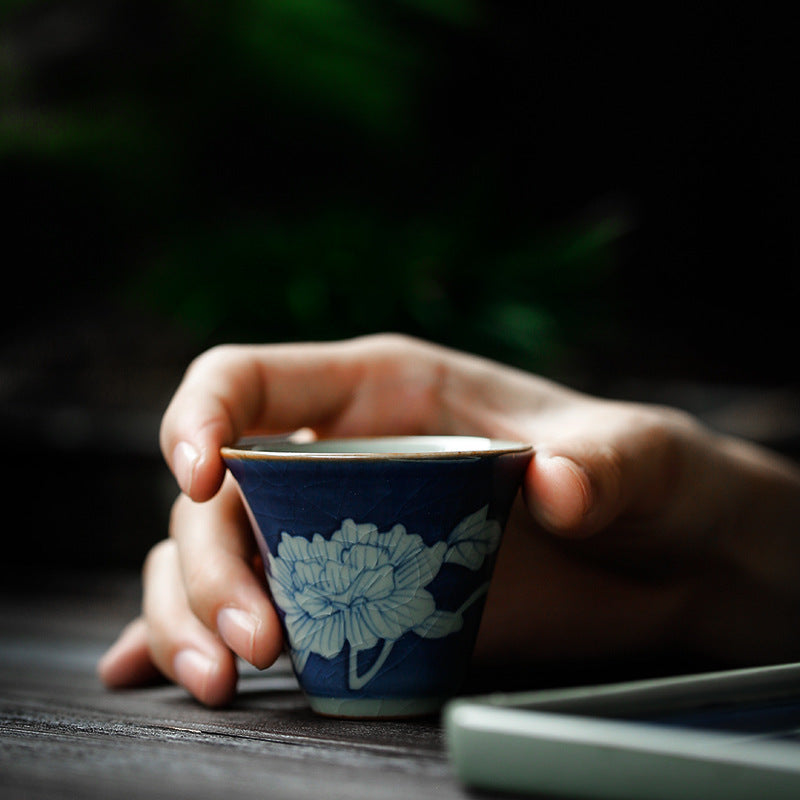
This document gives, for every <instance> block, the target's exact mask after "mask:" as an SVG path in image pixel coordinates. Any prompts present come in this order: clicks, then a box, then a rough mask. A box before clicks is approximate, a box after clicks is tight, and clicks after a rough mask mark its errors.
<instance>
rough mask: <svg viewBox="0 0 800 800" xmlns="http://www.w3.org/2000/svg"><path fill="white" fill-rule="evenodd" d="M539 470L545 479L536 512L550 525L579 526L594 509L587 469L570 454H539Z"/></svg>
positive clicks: (566, 528) (559, 526)
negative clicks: (566, 455)
mask: <svg viewBox="0 0 800 800" xmlns="http://www.w3.org/2000/svg"><path fill="white" fill-rule="evenodd" d="M537 471H538V472H539V474H540V476H542V477H543V478H544V479H545V483H544V484H540V486H539V497H538V501H539V502H538V505H537V508H536V514H537V516H538V517H539V519H540V521H541V522H543V523H544V524H545V525H546V526H547V527H549V528H551V529H555V530H560V531H570V530H576V529H577V528H579V527H580V526H581V525H582V524H583V520H584V519H585V518H586V516H587V514H588V513H589V512H590V511H591V509H592V494H591V487H590V485H589V478H588V476H587V475H586V472H585V471H584V470H583V469H582V468H581V467H580V466H579V465H578V464H577V463H576V462H574V461H573V460H572V459H571V458H567V457H565V456H551V455H549V454H548V455H546V454H543V453H542V454H540V455H537Z"/></svg>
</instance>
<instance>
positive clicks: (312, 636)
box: [222, 436, 532, 717]
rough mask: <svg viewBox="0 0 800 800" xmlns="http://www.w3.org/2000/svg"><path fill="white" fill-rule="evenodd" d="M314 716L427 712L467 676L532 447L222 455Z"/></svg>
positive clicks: (270, 444) (372, 444) (309, 448)
mask: <svg viewBox="0 0 800 800" xmlns="http://www.w3.org/2000/svg"><path fill="white" fill-rule="evenodd" d="M222 455H223V458H224V459H225V462H226V464H227V466H228V469H229V470H230V472H231V473H232V474H233V476H234V477H235V479H236V481H237V482H238V485H239V488H240V491H241V494H242V497H243V500H244V502H245V506H246V507H247V509H248V512H249V514H250V519H251V522H252V524H253V528H254V531H255V534H256V538H257V540H258V544H259V547H260V550H261V554H262V556H263V560H264V566H265V570H266V573H267V580H268V583H269V587H270V591H271V594H272V599H273V602H274V603H275V606H276V608H277V609H278V614H279V616H280V618H281V621H282V624H283V629H284V634H285V640H286V642H287V644H288V649H289V653H290V655H291V659H292V663H293V666H294V670H295V673H296V674H297V678H298V680H299V683H300V686H301V687H302V689H303V691H304V692H305V694H306V696H307V698H308V700H309V703H310V705H311V707H312V709H314V710H315V711H317V712H318V713H321V714H326V715H331V716H344V717H398V716H411V715H420V714H427V713H432V712H435V711H436V710H437V709H438V708H439V707H440V706H441V705H442V704H443V703H444V702H445V701H446V700H447V699H448V698H449V697H451V696H452V695H453V694H455V693H456V692H457V691H458V689H459V687H460V685H461V683H462V680H463V678H464V676H465V673H466V669H467V666H468V663H469V659H470V656H471V653H472V649H473V646H474V643H475V637H476V635H477V630H478V624H479V622H480V616H481V613H482V610H483V604H484V600H485V597H486V593H487V590H488V587H489V580H490V578H491V575H492V570H493V568H494V561H495V555H496V553H497V549H498V547H499V544H500V538H501V534H502V531H503V527H504V525H505V522H506V519H507V517H508V514H509V511H510V508H511V504H512V502H513V500H514V497H515V495H516V493H517V491H518V489H519V485H520V482H521V479H522V475H523V473H524V471H525V468H526V466H527V464H528V462H529V461H530V459H531V455H532V451H531V447H530V446H529V445H526V444H521V443H517V442H507V441H498V440H492V439H485V438H480V437H469V436H401V437H381V438H362V439H338V440H320V441H317V442H306V443H300V442H296V441H292V440H291V439H276V438H264V439H259V438H252V439H244V440H241V441H240V442H238V443H237V444H236V446H234V447H225V448H223V449H222Z"/></svg>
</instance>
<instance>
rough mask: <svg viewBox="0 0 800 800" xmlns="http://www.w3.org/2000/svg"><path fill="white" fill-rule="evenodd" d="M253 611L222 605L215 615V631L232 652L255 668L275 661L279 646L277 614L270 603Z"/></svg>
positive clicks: (260, 667)
mask: <svg viewBox="0 0 800 800" xmlns="http://www.w3.org/2000/svg"><path fill="white" fill-rule="evenodd" d="M261 612H262V613H260V614H254V613H251V612H249V611H244V610H243V609H240V608H235V607H230V606H229V607H225V608H222V609H220V611H219V613H218V614H217V632H218V633H219V635H220V637H221V638H222V640H223V641H224V642H225V644H227V645H228V647H230V648H231V650H233V652H234V653H236V654H237V655H239V656H241V657H242V658H243V659H244V660H245V661H248V662H249V663H250V664H252V665H253V666H254V667H256V668H257V669H266V668H267V667H269V666H271V665H272V664H274V663H275V661H276V659H277V658H278V656H279V655H280V653H281V649H282V647H283V637H282V634H281V630H280V623H279V622H278V617H277V614H276V613H275V610H274V609H273V608H272V606H268V607H267V609H262V610H261Z"/></svg>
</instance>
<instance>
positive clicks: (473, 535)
mask: <svg viewBox="0 0 800 800" xmlns="http://www.w3.org/2000/svg"><path fill="white" fill-rule="evenodd" d="M488 511H489V506H484V507H483V508H481V509H480V510H479V511H476V512H475V513H474V514H470V515H469V516H467V517H464V519H463V520H461V522H459V523H458V525H457V526H456V528H455V529H454V530H453V532H452V533H451V534H450V536H449V537H448V538H447V544H448V550H447V553H446V554H445V557H444V560H445V561H446V562H447V563H449V564H460V565H461V566H462V567H467V569H471V570H478V569H480V568H481V565H482V564H483V562H484V560H485V559H486V556H488V555H489V554H491V553H494V551H495V550H497V548H498V546H499V545H500V535H501V533H502V530H501V528H500V523H499V522H497V521H496V520H492V519H486V515H487V513H488Z"/></svg>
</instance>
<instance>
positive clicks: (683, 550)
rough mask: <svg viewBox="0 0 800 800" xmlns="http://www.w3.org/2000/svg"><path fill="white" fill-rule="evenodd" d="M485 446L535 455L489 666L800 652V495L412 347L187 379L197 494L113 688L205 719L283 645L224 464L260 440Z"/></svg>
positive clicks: (535, 380) (646, 422)
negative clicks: (520, 448) (185, 704)
mask: <svg viewBox="0 0 800 800" xmlns="http://www.w3.org/2000/svg"><path fill="white" fill-rule="evenodd" d="M300 427H304V428H308V429H311V430H313V432H314V434H315V435H317V436H351V435H379V434H425V433H430V434H475V435H484V436H490V437H495V438H507V439H519V440H525V441H530V442H531V443H533V445H534V449H535V456H534V459H533V461H532V462H531V465H530V467H529V469H528V471H527V473H526V475H525V479H524V483H523V491H522V493H521V494H522V499H523V501H524V502H523V501H521V502H520V503H518V504H517V506H516V507H515V510H514V512H513V513H512V518H511V520H510V522H509V526H508V529H507V533H506V537H505V540H504V542H503V545H502V546H501V549H500V553H499V557H498V563H497V567H496V570H495V577H494V579H493V582H492V588H491V591H490V594H489V597H488V600H487V606H486V610H485V613H484V618H483V622H482V625H481V631H480V634H479V639H478V647H477V652H478V654H479V655H481V656H484V657H486V656H495V655H501V656H502V655H506V656H511V657H514V658H523V659H528V660H556V659H559V658H577V657H582V656H587V655H592V656H603V655H610V654H627V653H633V652H642V651H646V650H653V649H664V648H675V649H677V650H686V651H689V650H693V651H698V650H704V649H705V650H706V651H707V653H708V654H710V655H713V656H715V657H718V658H722V659H729V660H731V661H748V660H752V659H753V658H764V657H767V658H769V657H776V658H780V657H783V656H784V655H791V654H795V655H796V654H797V652H798V649H800V648H798V640H797V636H796V634H794V630H795V628H796V625H795V622H796V619H797V612H798V608H799V607H800V598H799V597H798V590H797V589H795V586H796V585H797V583H798V581H797V574H798V570H800V545H799V544H798V536H797V535H796V532H797V522H798V520H800V507H798V503H799V502H800V476H798V472H797V470H796V469H795V468H794V467H793V466H791V465H789V464H787V463H785V462H782V461H781V460H780V459H777V458H776V457H773V456H772V455H771V454H767V453H764V452H762V451H760V450H758V449H757V448H753V447H751V446H749V445H746V444H745V443H743V442H737V441H734V440H730V439H727V438H724V437H719V436H716V435H714V434H712V433H711V432H709V431H707V430H705V429H703V428H702V427H701V426H699V425H698V424H697V423H696V422H694V421H693V420H691V419H690V418H689V417H687V416H686V415H684V414H682V413H679V412H677V411H674V410H669V409H664V408H652V407H646V406H641V405H633V404H624V403H617V402H610V401H606V400H599V399H595V398H590V397H587V396H585V395H582V394H579V393H577V392H574V391H571V390H569V389H566V388H565V387H562V386H558V385H556V384H554V383H552V382H549V381H547V380H544V379H542V378H539V377H536V376H533V375H530V374H527V373H524V372H520V371H517V370H514V369H511V368H508V367H505V366H502V365H499V364H496V363H494V362H491V361H487V360H484V359H480V358H477V357H474V356H471V355H468V354H465V353H459V352H455V351H452V350H447V349H445V348H441V347H437V346H434V345H430V344H427V343H424V342H419V341H416V340H413V339H407V338H405V337H399V336H375V337H365V338H362V339H356V340H351V341H347V342H338V343H328V344H304V345H273V346H247V347H236V346H226V347H221V348H215V349H213V350H211V351H209V352H208V353H206V354H204V355H203V356H201V357H200V358H199V359H197V361H196V362H195V363H194V364H192V365H191V367H190V368H189V370H188V371H187V373H186V376H185V378H184V381H183V382H182V384H181V386H180V387H179V389H178V391H177V392H176V394H175V397H174V398H173V400H172V402H171V404H170V406H169V408H168V409H167V412H166V414H165V416H164V420H163V424H162V431H161V446H162V450H163V452H164V455H165V458H166V460H167V462H168V463H169V465H170V467H171V469H172V471H173V473H174V474H175V476H176V478H177V480H178V483H179V485H180V487H181V489H182V494H181V496H180V497H179V498H178V500H177V501H176V503H175V505H174V508H173V512H172V516H171V520H170V537H169V538H168V539H167V540H165V541H164V542H161V543H160V544H158V545H157V546H156V547H155V548H154V549H153V550H152V551H151V553H150V554H149V556H148V559H147V561H146V564H145V568H144V596H143V605H142V615H141V617H139V618H138V619H137V620H135V621H134V622H133V623H131V625H130V626H128V627H127V628H126V629H125V631H123V633H122V634H121V636H120V638H119V639H118V641H117V642H116V643H115V644H114V646H113V647H112V648H111V649H110V651H109V652H108V653H107V654H106V656H105V657H104V659H103V660H102V661H101V664H100V667H99V671H100V675H101V677H102V679H103V680H104V681H105V682H106V683H107V684H108V685H110V686H125V685H133V684H135V683H138V682H141V681H142V680H144V679H147V678H149V677H151V676H152V675H153V674H157V673H158V672H160V673H162V674H164V675H166V676H167V677H168V678H170V679H172V680H175V681H177V682H179V683H181V684H183V685H184V686H185V687H186V688H187V689H188V690H189V691H190V692H191V693H192V694H194V695H195V696H196V697H197V698H198V699H200V700H201V701H203V702H205V703H207V704H209V705H219V704H223V703H225V702H227V701H228V700H230V698H231V697H232V696H233V693H234V691H235V687H236V680H237V670H236V660H235V655H238V656H240V657H241V658H243V659H245V660H246V661H248V662H250V663H252V664H254V665H255V666H257V667H261V668H263V667H266V666H268V665H269V664H271V663H272V662H273V661H274V660H275V658H276V657H277V655H278V654H279V652H280V650H281V647H282V639H281V632H280V626H279V623H278V618H277V615H276V612H275V610H274V608H273V607H272V605H271V604H270V602H269V598H268V593H267V590H266V586H265V581H264V575H263V568H262V565H261V564H260V563H259V561H258V556H257V552H256V548H255V544H254V540H253V537H252V534H251V531H250V527H249V523H248V521H247V517H246V515H245V513H244V511H243V508H242V505H241V503H240V501H239V498H238V493H237V491H236V487H235V485H234V483H233V481H232V480H231V479H230V478H226V477H225V467H224V463H223V461H222V459H221V456H220V454H219V448H220V447H221V446H222V445H224V444H230V443H232V442H234V441H235V440H236V439H237V438H238V437H239V436H241V435H245V434H250V433H255V432H259V433H278V432H285V431H288V430H293V429H296V428H300Z"/></svg>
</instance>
